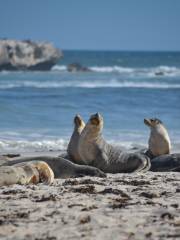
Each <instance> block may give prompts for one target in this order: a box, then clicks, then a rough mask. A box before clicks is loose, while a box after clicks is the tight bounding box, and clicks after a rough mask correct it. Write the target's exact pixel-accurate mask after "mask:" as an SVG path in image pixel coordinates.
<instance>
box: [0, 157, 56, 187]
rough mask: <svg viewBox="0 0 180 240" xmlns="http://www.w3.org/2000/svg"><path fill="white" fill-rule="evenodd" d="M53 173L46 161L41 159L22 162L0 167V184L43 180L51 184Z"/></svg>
mask: <svg viewBox="0 0 180 240" xmlns="http://www.w3.org/2000/svg"><path fill="white" fill-rule="evenodd" d="M53 181H54V173H53V171H52V169H51V168H50V167H49V166H48V164H47V163H45V162H41V161H32V162H22V163H18V164H15V165H13V166H3V167H0V186H3V185H11V184H17V183H18V184H29V183H34V184H35V183H39V182H44V183H46V184H51V183H52V182H53Z"/></svg>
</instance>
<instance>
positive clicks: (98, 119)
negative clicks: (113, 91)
mask: <svg viewBox="0 0 180 240" xmlns="http://www.w3.org/2000/svg"><path fill="white" fill-rule="evenodd" d="M88 124H89V126H90V127H91V129H92V130H95V131H100V132H101V131H102V128H103V117H102V116H101V115H100V114H99V113H95V114H93V115H91V116H90V119H89V121H88Z"/></svg>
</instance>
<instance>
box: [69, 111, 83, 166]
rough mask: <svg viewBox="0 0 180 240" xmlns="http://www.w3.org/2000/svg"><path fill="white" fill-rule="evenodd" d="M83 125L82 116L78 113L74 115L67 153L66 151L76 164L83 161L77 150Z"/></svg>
mask: <svg viewBox="0 0 180 240" xmlns="http://www.w3.org/2000/svg"><path fill="white" fill-rule="evenodd" d="M84 127H85V123H84V121H83V119H82V117H81V116H80V115H76V116H75V117H74V131H73V134H72V136H71V138H70V141H69V144H68V148H67V153H68V159H70V160H72V161H73V162H75V163H77V164H83V163H84V162H83V161H82V160H81V157H80V155H79V152H78V143H79V138H80V135H81V132H82V130H83V129H84Z"/></svg>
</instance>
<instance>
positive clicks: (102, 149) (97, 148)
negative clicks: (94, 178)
mask: <svg viewBox="0 0 180 240" xmlns="http://www.w3.org/2000/svg"><path fill="white" fill-rule="evenodd" d="M102 129H103V117H102V116H101V115H100V114H99V113H96V114H94V115H92V116H91V117H90V119H89V121H88V122H87V124H86V126H85V127H84V129H83V131H82V132H81V135H80V138H79V144H78V151H79V154H80V157H81V159H83V161H85V162H86V164H87V165H91V166H95V167H97V168H99V169H101V170H102V171H104V172H106V173H130V172H138V171H147V170H148V169H149V168H150V160H149V158H148V157H147V156H146V155H144V154H143V153H142V154H141V153H126V152H124V151H122V150H121V149H119V148H118V147H114V146H112V145H110V144H108V143H107V142H106V141H105V140H104V138H103V137H102Z"/></svg>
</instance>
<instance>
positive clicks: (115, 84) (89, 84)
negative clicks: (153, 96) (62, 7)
mask: <svg viewBox="0 0 180 240" xmlns="http://www.w3.org/2000/svg"><path fill="white" fill-rule="evenodd" d="M12 88H155V89H172V88H173V89H179V88H180V83H179V84H178V83H169V82H168V83H167V82H152V81H151V82H150V81H135V80H134V81H133V80H132V81H130V80H126V81H123V80H116V79H111V80H96V81H95V80H93V81H91V80H87V81H82V80H76V81H74V80H68V81H60V80H54V81H49V80H46V81H38V80H36V81H30V80H24V81H18V80H16V81H13V82H11V81H3V82H1V84H0V89H12Z"/></svg>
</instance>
